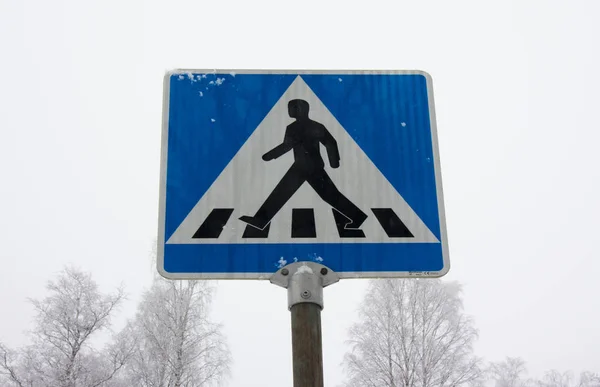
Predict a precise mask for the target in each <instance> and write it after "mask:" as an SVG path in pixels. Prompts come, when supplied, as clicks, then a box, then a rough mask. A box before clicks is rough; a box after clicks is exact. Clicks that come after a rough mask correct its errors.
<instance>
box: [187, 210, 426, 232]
mask: <svg viewBox="0 0 600 387" xmlns="http://www.w3.org/2000/svg"><path fill="white" fill-rule="evenodd" d="M331 211H332V214H333V220H334V222H335V225H336V228H337V231H338V234H339V236H340V238H365V233H364V231H363V230H361V229H346V228H345V225H346V224H347V223H348V222H349V219H348V218H346V217H345V216H344V215H342V214H341V213H340V212H338V211H337V210H335V209H332V210H331ZM371 211H373V214H374V215H375V218H376V219H377V221H378V222H379V224H380V225H381V227H382V228H383V230H384V231H385V233H386V234H387V236H388V237H390V238H414V235H413V234H412V233H411V232H410V230H409V229H408V227H406V225H405V224H404V223H403V222H402V220H400V218H399V217H398V215H396V213H395V212H394V210H392V209H391V208H372V209H371ZM232 213H233V209H232V208H215V209H213V210H212V211H211V213H210V214H209V215H208V216H207V217H206V220H204V222H203V223H202V225H200V227H199V228H198V230H197V231H196V232H195V233H194V235H193V237H192V238H195V239H217V238H219V236H220V235H221V233H222V231H223V227H225V225H226V224H227V222H228V221H229V218H230V217H231V214H232ZM270 227H271V224H270V223H269V224H268V225H267V227H265V228H264V229H263V230H260V229H258V228H256V227H252V226H250V225H246V228H245V229H244V234H243V235H242V238H248V239H252V238H259V239H260V238H262V239H264V238H268V237H269V230H270ZM291 236H292V238H316V237H317V229H316V224H315V212H314V209H312V208H294V209H293V210H292V230H291Z"/></svg>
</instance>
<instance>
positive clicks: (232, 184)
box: [167, 76, 439, 244]
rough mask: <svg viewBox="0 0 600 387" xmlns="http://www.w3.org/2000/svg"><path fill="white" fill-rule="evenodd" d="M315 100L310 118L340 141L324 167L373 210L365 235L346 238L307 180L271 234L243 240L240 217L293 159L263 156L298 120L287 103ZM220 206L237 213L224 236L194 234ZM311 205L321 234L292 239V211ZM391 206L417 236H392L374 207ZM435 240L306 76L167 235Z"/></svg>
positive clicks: (237, 239) (184, 239)
mask: <svg viewBox="0 0 600 387" xmlns="http://www.w3.org/2000/svg"><path fill="white" fill-rule="evenodd" d="M292 99H303V100H305V101H307V102H308V103H309V106H310V112H309V118H310V119H312V120H314V121H317V122H319V123H321V124H323V125H324V126H325V128H327V130H328V131H329V132H330V133H331V135H332V136H333V137H334V138H335V140H336V141H337V145H338V149H339V153H340V166H339V168H336V169H333V168H331V167H330V166H329V159H328V156H327V153H326V151H325V148H324V147H323V146H322V145H321V155H322V157H323V160H324V162H325V171H326V172H327V174H328V175H329V176H330V177H331V180H332V181H333V182H334V183H335V185H336V187H337V188H338V189H339V191H340V192H341V193H342V194H343V195H344V196H346V197H347V198H348V199H349V200H350V201H351V202H353V203H354V204H355V205H356V206H358V207H359V208H360V209H361V210H362V211H363V212H364V213H366V214H367V215H368V218H367V219H366V221H365V222H364V223H363V224H362V226H361V227H360V229H361V230H362V231H363V232H364V234H365V236H364V237H360V238H358V237H357V238H340V235H339V233H338V228H337V226H336V223H335V221H334V217H333V214H332V207H331V206H330V205H329V204H327V203H326V202H324V201H323V200H322V199H321V198H320V197H319V196H318V195H317V193H316V192H315V191H314V190H313V189H312V187H311V186H310V185H309V184H308V183H306V182H305V183H304V184H303V185H302V186H301V187H300V189H299V190H298V191H296V193H295V194H294V195H293V196H292V198H291V199H290V200H289V201H288V202H287V203H286V204H285V205H284V206H283V207H282V208H281V210H280V211H279V212H278V213H277V214H276V215H275V217H274V218H273V219H272V221H271V223H270V229H269V232H268V237H266V238H243V234H244V230H245V229H246V227H251V226H247V224H246V223H245V222H243V221H241V220H239V217H240V216H243V215H248V216H253V215H254V214H255V213H256V211H257V210H258V208H259V207H260V206H261V205H262V203H263V202H264V200H265V199H266V198H267V197H268V196H269V194H270V193H271V191H272V190H273V188H274V187H275V186H276V185H277V183H278V182H279V181H280V180H281V178H282V177H283V175H284V174H285V173H286V172H287V171H288V169H289V168H290V166H291V165H292V164H293V162H294V155H293V151H290V152H288V153H286V154H284V155H283V156H281V157H279V158H277V159H274V160H271V161H268V162H267V161H263V159H262V155H263V154H265V153H266V152H268V151H269V150H271V149H273V148H274V147H276V146H277V145H279V144H281V143H282V141H283V137H284V134H285V130H286V127H287V126H288V125H289V124H291V123H292V122H294V120H295V119H293V118H290V117H289V115H288V102H289V101H290V100H292ZM215 208H229V209H233V212H232V214H231V216H230V217H229V219H228V220H227V223H226V225H225V226H224V227H223V230H222V232H221V233H220V235H219V237H218V238H193V236H194V234H195V233H196V231H197V230H198V228H199V227H200V226H201V225H202V223H203V222H204V221H205V220H206V218H207V216H208V215H209V214H210V213H211V211H212V210H213V209H215ZM294 208H312V209H314V215H315V228H316V238H292V235H291V229H292V209H294ZM373 208H390V209H392V210H393V211H394V213H395V214H396V215H397V216H398V217H399V218H400V219H401V221H402V223H404V225H405V226H406V228H408V230H410V232H411V233H412V235H413V236H412V237H394V238H390V237H388V235H387V234H386V232H385V230H384V228H383V227H382V225H381V224H380V223H379V221H378V220H377V218H376V217H375V215H374V214H373V212H372V211H371V209H373ZM415 242H416V243H437V242H439V240H438V239H437V238H436V237H435V235H433V233H432V232H431V230H429V228H428V227H427V226H426V225H425V224H424V223H423V221H422V220H421V219H420V218H419V216H418V215H417V214H416V213H415V212H414V211H413V210H412V208H411V207H410V206H409V205H408V203H406V201H405V200H404V199H403V198H402V196H401V195H400V194H399V193H398V191H397V190H396V189H395V188H394V187H393V186H392V185H391V184H390V182H389V181H388V180H387V179H386V178H385V176H383V174H382V173H381V172H380V171H379V169H378V168H377V167H376V166H375V165H374V164H373V162H372V161H371V160H370V159H369V157H368V156H367V155H366V154H365V153H364V152H363V150H362V149H361V148H360V147H359V146H358V144H356V142H355V141H354V139H353V138H352V137H351V136H350V135H349V134H348V132H347V131H346V130H345V129H344V128H343V127H342V126H341V125H340V123H339V122H338V121H337V120H336V118H335V117H334V116H333V114H331V112H329V110H328V109H327V107H326V106H325V105H324V104H323V103H322V102H321V100H319V98H318V97H317V96H316V95H315V93H314V92H313V91H312V90H311V89H310V87H309V86H308V85H307V84H306V82H304V80H303V79H302V78H301V77H300V76H298V77H297V78H296V79H295V80H294V82H293V83H292V84H291V85H290V87H289V88H288V89H287V90H286V91H285V93H284V94H283V95H282V96H281V98H280V99H279V101H278V102H277V103H276V104H275V106H273V108H272V109H271V111H270V112H269V113H268V114H267V116H266V117H265V118H264V119H263V121H262V122H261V123H260V124H259V125H258V127H257V128H256V130H255V131H254V132H253V133H252V135H251V136H250V137H249V138H248V139H247V140H246V142H245V143H244V145H243V146H242V147H241V148H240V150H239V151H238V152H237V153H236V155H235V156H234V158H233V159H232V160H231V161H230V162H229V164H228V165H227V166H226V167H225V169H224V170H223V171H222V172H221V174H220V175H219V176H218V178H217V179H216V180H215V182H214V183H213V184H212V185H211V186H210V188H209V189H208V191H206V193H205V194H204V195H203V196H202V197H201V198H200V200H199V201H198V203H197V204H196V205H195V206H194V208H193V209H192V210H191V211H190V213H189V214H188V215H187V216H186V218H185V219H184V220H183V222H182V223H181V224H180V225H179V227H178V228H177V229H176V230H175V232H174V233H173V235H172V236H171V237H170V238H169V240H168V241H167V243H169V244H241V243H248V244H257V243H294V244H297V243H415Z"/></svg>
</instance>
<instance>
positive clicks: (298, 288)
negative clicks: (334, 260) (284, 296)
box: [270, 261, 340, 309]
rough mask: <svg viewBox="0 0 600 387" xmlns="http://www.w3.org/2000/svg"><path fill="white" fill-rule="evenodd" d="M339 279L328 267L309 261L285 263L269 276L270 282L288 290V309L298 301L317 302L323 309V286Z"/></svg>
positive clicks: (298, 302)
mask: <svg viewBox="0 0 600 387" xmlns="http://www.w3.org/2000/svg"><path fill="white" fill-rule="evenodd" d="M339 280H340V278H339V276H338V275H337V274H336V273H335V272H334V271H332V270H331V269H329V268H328V267H326V266H324V265H321V264H319V263H316V262H310V261H306V262H294V263H291V264H289V265H286V266H284V267H282V268H280V269H279V270H278V271H277V272H276V273H275V274H273V276H272V277H271V278H270V282H271V283H272V284H275V285H278V286H281V287H283V288H286V289H287V290H288V309H291V308H292V306H294V305H296V304H300V303H313V304H317V305H319V306H320V307H321V309H323V307H324V304H323V288H324V287H326V286H329V285H331V284H334V283H336V282H338V281H339Z"/></svg>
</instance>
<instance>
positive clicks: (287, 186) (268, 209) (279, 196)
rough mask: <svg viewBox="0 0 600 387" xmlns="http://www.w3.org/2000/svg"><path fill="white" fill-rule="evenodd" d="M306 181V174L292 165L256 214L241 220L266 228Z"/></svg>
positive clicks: (259, 227)
mask: <svg viewBox="0 0 600 387" xmlns="http://www.w3.org/2000/svg"><path fill="white" fill-rule="evenodd" d="M305 181H306V178H305V174H304V173H302V171H301V170H300V169H299V168H298V167H297V166H296V165H295V164H294V165H292V166H291V167H290V169H289V170H288V171H287V172H286V174H285V175H283V178H281V181H280V182H279V183H277V185H276V186H275V188H274V189H273V192H271V194H270V195H269V197H267V199H266V200H265V202H264V203H263V205H262V206H261V207H260V208H259V209H258V211H256V215H254V216H253V217H252V216H242V217H240V220H241V221H244V222H246V223H248V224H249V225H251V226H253V227H256V228H258V229H261V230H262V229H264V228H265V227H267V225H268V224H269V222H271V220H272V219H273V217H274V216H275V215H276V214H277V212H279V210H281V207H283V206H284V204H285V203H287V201H288V200H290V198H291V197H292V195H294V194H295V193H296V191H298V189H299V188H300V187H301V186H302V184H303V183H304V182H305Z"/></svg>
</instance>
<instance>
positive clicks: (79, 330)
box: [0, 267, 133, 387]
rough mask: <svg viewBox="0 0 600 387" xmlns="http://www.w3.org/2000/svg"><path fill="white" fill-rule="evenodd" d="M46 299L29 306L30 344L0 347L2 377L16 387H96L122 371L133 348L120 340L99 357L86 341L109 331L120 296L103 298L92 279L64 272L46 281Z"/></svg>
mask: <svg viewBox="0 0 600 387" xmlns="http://www.w3.org/2000/svg"><path fill="white" fill-rule="evenodd" d="M46 289H47V291H48V296H47V297H45V298H44V299H42V300H32V304H33V306H34V308H35V313H36V315H35V327H34V329H33V331H32V332H30V336H31V344H30V345H28V346H26V347H25V348H22V349H20V350H18V351H14V350H11V349H9V348H6V347H5V346H3V345H1V344H0V374H1V375H2V376H3V377H4V379H5V383H7V384H9V385H11V384H12V385H16V386H19V387H25V386H27V387H80V386H82V387H83V386H85V387H100V386H105V385H107V383H108V382H109V381H111V379H113V377H114V376H115V375H116V374H117V372H118V371H119V370H120V369H121V368H122V367H123V365H124V364H125V362H126V361H127V359H128V358H129V356H130V355H131V353H132V349H133V347H132V345H131V342H130V341H129V340H128V339H127V337H125V336H118V337H117V338H116V340H115V341H114V342H113V343H111V344H109V345H108V346H107V347H106V348H105V349H104V350H103V351H97V350H95V349H94V348H92V347H91V346H90V345H89V344H90V340H91V339H92V338H93V337H94V335H96V334H97V333H99V332H100V331H103V330H105V329H107V328H109V326H110V319H111V316H112V315H113V313H114V312H115V310H116V308H117V307H118V305H119V304H120V303H121V301H122V300H123V291H122V290H121V289H118V290H117V291H116V292H115V293H113V294H103V293H102V292H100V291H99V289H98V286H97V284H96V283H95V282H94V281H93V280H92V278H91V275H90V274H88V273H85V272H83V271H81V270H79V269H76V268H73V267H67V268H65V269H64V270H63V271H62V272H61V273H60V274H59V275H58V277H57V278H56V280H54V281H49V282H48V284H47V286H46Z"/></svg>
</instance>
